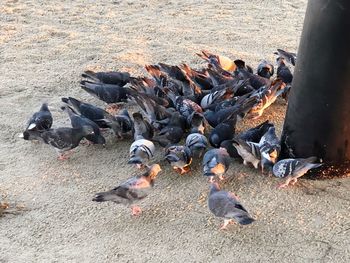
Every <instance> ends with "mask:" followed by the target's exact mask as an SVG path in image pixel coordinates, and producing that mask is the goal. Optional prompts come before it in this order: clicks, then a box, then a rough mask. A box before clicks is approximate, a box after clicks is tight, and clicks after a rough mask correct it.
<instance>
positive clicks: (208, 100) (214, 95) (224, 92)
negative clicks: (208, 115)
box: [201, 87, 233, 109]
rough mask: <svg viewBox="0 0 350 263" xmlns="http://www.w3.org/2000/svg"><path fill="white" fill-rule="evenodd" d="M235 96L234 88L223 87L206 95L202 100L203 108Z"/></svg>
mask: <svg viewBox="0 0 350 263" xmlns="http://www.w3.org/2000/svg"><path fill="white" fill-rule="evenodd" d="M232 97H233V89H232V87H230V88H229V89H221V90H217V91H213V92H211V93H209V94H207V95H205V96H204V97H203V98H202V100H201V107H202V109H207V108H209V107H210V106H211V105H213V104H216V103H218V102H221V101H223V100H226V99H230V98H232Z"/></svg>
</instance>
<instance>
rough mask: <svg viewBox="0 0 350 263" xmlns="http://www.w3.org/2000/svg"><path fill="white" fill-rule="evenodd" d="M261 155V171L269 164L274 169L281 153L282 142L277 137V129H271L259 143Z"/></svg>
mask: <svg viewBox="0 0 350 263" xmlns="http://www.w3.org/2000/svg"><path fill="white" fill-rule="evenodd" d="M259 148H260V155H261V169H262V172H263V171H264V166H265V165H266V164H267V165H268V166H270V167H272V165H273V164H275V163H276V161H277V158H278V155H279V153H280V151H281V145H280V141H279V139H278V137H277V135H276V132H275V127H274V126H272V127H270V128H269V129H268V130H267V132H266V133H265V134H264V135H263V136H262V137H261V139H260V141H259Z"/></svg>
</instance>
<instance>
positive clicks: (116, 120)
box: [23, 49, 321, 229]
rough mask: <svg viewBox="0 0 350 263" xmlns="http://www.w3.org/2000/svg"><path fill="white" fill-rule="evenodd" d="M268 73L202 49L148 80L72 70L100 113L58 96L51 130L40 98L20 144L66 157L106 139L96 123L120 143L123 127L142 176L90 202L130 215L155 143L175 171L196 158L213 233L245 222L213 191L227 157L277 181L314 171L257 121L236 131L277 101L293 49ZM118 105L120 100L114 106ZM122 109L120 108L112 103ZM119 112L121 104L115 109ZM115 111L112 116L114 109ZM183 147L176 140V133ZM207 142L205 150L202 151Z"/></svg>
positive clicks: (159, 68) (153, 169)
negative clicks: (66, 121)
mask: <svg viewBox="0 0 350 263" xmlns="http://www.w3.org/2000/svg"><path fill="white" fill-rule="evenodd" d="M275 54H276V55H277V60H276V61H277V74H276V75H277V76H276V77H274V68H275V67H274V66H273V65H272V64H271V63H268V62H267V61H265V60H263V61H261V63H260V64H259V66H258V68H257V71H256V73H254V72H253V69H252V68H251V67H250V66H248V65H246V64H245V62H244V61H242V60H235V61H232V60H231V59H229V58H228V57H225V56H221V55H215V54H212V53H210V52H208V51H201V53H199V54H197V55H199V56H200V57H201V58H203V59H204V60H205V61H206V62H207V64H206V66H205V68H202V69H200V70H195V69H193V68H191V67H190V66H188V65H186V64H182V65H179V66H171V65H167V64H164V63H159V64H157V65H146V66H145V68H146V70H147V72H148V73H149V74H150V76H151V77H132V76H130V74H129V73H127V72H97V73H96V72H92V71H86V72H84V73H83V74H82V78H83V80H82V81H81V83H80V84H81V88H82V89H83V90H85V91H87V92H88V93H89V94H91V95H93V96H95V97H97V98H98V99H100V100H102V101H104V102H106V103H107V104H108V106H107V107H106V109H101V108H99V107H96V106H94V105H91V104H88V103H85V102H82V101H80V100H78V99H75V98H72V97H68V98H62V102H63V103H64V106H62V110H64V111H65V112H67V114H68V116H69V118H70V120H71V125H72V127H69V128H68V127H62V128H54V129H53V128H51V126H52V122H53V119H52V115H51V113H50V111H49V108H48V105H47V104H46V103H44V104H43V105H42V107H41V108H40V111H38V112H36V113H35V114H34V115H33V116H32V118H31V119H30V120H29V123H28V125H27V128H26V129H25V131H24V132H23V138H24V139H25V140H39V141H42V142H43V143H46V144H48V145H50V146H52V147H53V148H54V149H55V150H56V151H57V152H58V154H59V157H58V158H59V159H61V160H64V159H67V158H68V153H69V152H70V150H71V149H73V148H75V147H77V146H78V145H79V144H80V142H81V140H82V139H83V138H85V139H86V140H87V141H88V142H89V143H91V144H102V145H104V144H105V143H106V140H105V138H104V136H103V132H102V131H103V130H104V129H111V130H113V132H114V133H115V135H116V136H117V137H118V139H122V138H123V136H124V135H125V134H126V133H131V134H132V136H133V140H134V141H133V143H132V144H131V146H130V159H129V161H128V163H129V164H133V165H135V166H137V167H138V168H139V169H144V170H145V172H144V173H141V174H140V175H137V176H135V177H132V178H130V179H128V180H127V181H125V182H123V183H122V184H120V185H119V186H117V187H116V188H114V189H112V190H110V191H107V192H102V193H98V194H96V195H95V197H94V198H93V201H96V202H104V201H113V202H115V203H118V204H124V205H127V206H130V207H131V209H132V214H133V215H139V214H140V213H141V209H140V207H138V206H137V205H135V202H136V201H138V200H141V199H143V198H145V197H146V196H147V194H148V193H149V190H150V189H151V188H152V187H153V185H154V181H155V179H156V177H157V174H158V173H159V172H160V171H161V167H160V166H159V164H152V163H150V162H151V161H152V157H153V155H154V152H155V143H157V144H159V145H160V146H161V147H164V148H165V154H164V159H165V160H167V161H168V162H169V164H170V165H171V166H172V167H173V168H174V170H175V171H176V172H177V173H179V174H181V175H182V174H185V173H187V172H189V171H190V169H191V168H190V167H191V163H192V162H193V161H194V160H200V159H201V160H202V166H203V175H204V176H206V177H208V178H209V182H210V183H211V184H210V192H209V197H208V207H209V209H210V211H211V212H212V213H213V214H214V215H215V216H217V217H220V218H223V219H224V224H223V225H222V227H221V228H222V229H224V228H226V226H227V225H228V224H229V223H231V222H233V221H232V220H233V219H235V220H236V221H237V222H239V223H240V224H242V225H246V224H250V223H252V222H253V221H254V219H253V218H252V217H251V216H250V215H249V213H248V211H247V210H246V209H245V208H244V207H243V206H242V204H241V203H240V201H239V200H238V198H237V197H236V196H235V195H234V194H233V193H231V192H227V191H224V190H221V189H220V187H219V184H218V182H219V181H221V180H223V179H224V175H225V173H226V172H227V170H228V168H229V165H230V163H231V162H232V158H234V159H242V160H243V164H244V165H252V166H253V167H254V168H255V169H258V168H260V169H261V171H262V172H263V173H266V172H267V173H270V172H272V174H273V175H275V176H277V177H280V178H286V180H285V182H284V183H283V184H281V185H280V187H286V186H288V185H289V184H292V185H294V184H295V183H296V182H297V179H298V178H299V177H300V176H302V175H303V174H305V173H306V172H307V171H308V170H309V169H312V168H316V167H319V166H320V165H321V164H319V163H316V160H317V159H316V157H310V158H306V159H301V158H300V159H283V160H279V152H280V140H279V138H278V137H277V136H276V133H275V127H274V125H273V124H272V123H270V122H269V121H266V122H263V123H261V124H260V125H258V126H257V127H253V128H251V129H249V130H247V131H244V132H242V133H240V134H236V133H235V127H236V123H237V122H238V121H240V120H241V119H242V118H252V119H256V118H259V117H260V116H261V115H262V114H263V112H264V110H265V109H266V108H267V107H269V106H270V105H271V104H272V103H273V102H275V100H276V98H277V97H278V96H280V95H281V97H283V98H285V99H286V100H287V98H288V93H289V91H290V88H291V82H292V79H293V75H292V73H291V70H290V66H289V64H290V65H292V66H294V65H295V62H296V55H295V54H294V53H290V52H286V51H283V50H281V49H278V50H277V52H276V53H275ZM121 104H122V105H121ZM129 104H136V105H137V106H138V108H139V110H140V111H137V112H134V113H133V114H132V115H131V116H132V117H131V116H130V115H129V112H128V111H127V109H126V107H124V106H125V105H129ZM121 107H122V108H121ZM120 108H121V109H120ZM116 113H118V114H116ZM185 136H186V139H185V141H184V144H179V143H180V142H181V141H182V139H183V138H185ZM209 144H210V145H211V146H212V147H213V148H211V149H208V148H209Z"/></svg>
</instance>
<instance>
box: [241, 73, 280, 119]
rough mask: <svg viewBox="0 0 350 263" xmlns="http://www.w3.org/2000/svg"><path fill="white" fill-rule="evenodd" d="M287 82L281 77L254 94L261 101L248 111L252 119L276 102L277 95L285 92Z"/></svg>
mask: <svg viewBox="0 0 350 263" xmlns="http://www.w3.org/2000/svg"><path fill="white" fill-rule="evenodd" d="M285 89H286V84H285V83H284V82H283V81H282V80H281V79H279V78H277V79H276V80H274V81H273V82H271V83H270V85H269V86H266V87H265V86H264V87H261V88H260V89H259V90H257V91H256V92H255V93H254V94H252V96H251V97H252V98H253V97H255V98H257V100H259V103H257V104H255V105H254V106H253V107H252V108H251V110H250V111H249V113H248V116H249V117H250V118H252V119H257V118H259V117H260V116H261V115H262V114H263V112H264V110H265V109H267V108H268V107H269V106H270V105H271V104H272V103H274V102H275V101H276V99H277V97H278V96H279V95H281V94H283V93H284V92H285Z"/></svg>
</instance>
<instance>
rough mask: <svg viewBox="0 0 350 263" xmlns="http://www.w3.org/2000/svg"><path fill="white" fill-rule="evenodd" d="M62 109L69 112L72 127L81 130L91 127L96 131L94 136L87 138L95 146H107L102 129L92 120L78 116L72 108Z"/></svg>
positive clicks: (90, 135)
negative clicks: (84, 127)
mask: <svg viewBox="0 0 350 263" xmlns="http://www.w3.org/2000/svg"><path fill="white" fill-rule="evenodd" d="M61 109H62V110H63V111H65V112H67V114H68V116H69V119H70V122H71V125H72V127H73V128H81V127H83V126H90V127H92V129H93V130H94V134H89V135H87V136H86V137H85V138H86V139H87V140H88V141H89V142H91V143H93V144H102V145H105V144H106V139H105V138H104V137H103V136H102V135H101V132H100V128H99V127H98V125H97V124H96V123H95V122H93V121H92V120H90V119H88V118H85V117H84V116H80V115H78V114H76V113H75V112H74V111H73V110H72V109H71V108H70V107H68V106H66V107H61Z"/></svg>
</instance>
